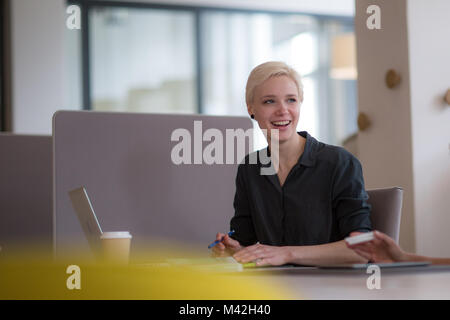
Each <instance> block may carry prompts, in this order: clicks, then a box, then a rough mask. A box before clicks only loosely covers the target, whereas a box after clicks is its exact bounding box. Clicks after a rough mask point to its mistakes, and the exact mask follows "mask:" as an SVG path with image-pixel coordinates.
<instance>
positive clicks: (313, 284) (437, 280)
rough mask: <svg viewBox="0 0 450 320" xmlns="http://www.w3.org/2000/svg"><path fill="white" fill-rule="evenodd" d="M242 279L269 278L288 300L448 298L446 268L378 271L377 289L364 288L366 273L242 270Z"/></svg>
mask: <svg viewBox="0 0 450 320" xmlns="http://www.w3.org/2000/svg"><path fill="white" fill-rule="evenodd" d="M242 275H243V276H246V277H255V280H259V281H264V280H266V281H267V280H268V279H270V280H271V281H275V282H277V283H279V284H280V285H282V286H283V287H285V288H286V289H287V290H288V295H289V296H290V297H291V298H292V299H322V300H326V299H388V300H390V299H450V266H427V267H410V268H402V269H381V289H372V290H370V289H368V288H367V285H366V282H367V279H368V278H369V277H370V276H371V274H367V273H366V270H325V269H318V268H302V267H297V268H296V267H292V268H269V269H267V270H266V271H263V270H245V271H244V272H243V273H242Z"/></svg>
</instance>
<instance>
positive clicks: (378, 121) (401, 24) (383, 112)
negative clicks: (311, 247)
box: [355, 0, 415, 251]
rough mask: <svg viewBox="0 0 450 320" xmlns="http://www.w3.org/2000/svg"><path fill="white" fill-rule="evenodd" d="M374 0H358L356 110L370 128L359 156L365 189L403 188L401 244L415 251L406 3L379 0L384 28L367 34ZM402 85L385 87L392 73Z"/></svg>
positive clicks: (360, 138) (363, 136)
mask: <svg viewBox="0 0 450 320" xmlns="http://www.w3.org/2000/svg"><path fill="white" fill-rule="evenodd" d="M371 4H373V1H370V0H361V1H359V0H358V1H356V11H355V31H356V47H357V66H358V108H359V111H360V112H364V113H366V114H367V115H368V117H369V118H370V119H371V121H372V126H371V127H370V128H368V129H367V130H366V131H362V132H359V134H358V155H359V159H360V160H361V162H362V165H363V168H364V177H365V182H366V188H368V189H371V188H382V187H389V186H401V187H403V188H404V198H403V209H402V219H401V228H400V245H401V246H402V247H404V248H405V249H407V250H410V251H414V250H415V240H414V232H415V224H414V188H413V175H412V141H411V130H412V129H411V110H410V105H411V102H410V89H409V64H408V32H407V22H406V21H407V16H406V0H396V1H391V0H381V1H377V2H376V4H377V5H378V6H380V9H381V29H380V30H369V29H368V28H367V25H366V20H367V18H368V17H369V14H367V13H366V10H367V7H368V6H369V5H371ZM391 68H393V69H395V70H397V71H398V72H399V73H400V74H401V76H402V82H401V83H400V85H399V86H398V87H397V88H395V89H389V88H387V86H386V84H385V81H384V78H385V74H386V71H387V70H388V69H391Z"/></svg>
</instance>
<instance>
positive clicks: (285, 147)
mask: <svg viewBox="0 0 450 320" xmlns="http://www.w3.org/2000/svg"><path fill="white" fill-rule="evenodd" d="M305 143H306V139H305V138H303V137H302V136H300V135H299V134H296V135H295V137H292V139H289V140H288V141H284V142H282V143H280V144H279V146H278V154H279V168H280V170H282V171H285V170H288V171H289V170H290V169H291V168H292V167H293V166H294V165H295V164H296V163H297V162H298V159H299V158H300V156H301V155H302V154H303V150H304V149H305ZM271 156H272V152H271ZM272 159H273V160H274V161H278V157H276V154H273V157H272Z"/></svg>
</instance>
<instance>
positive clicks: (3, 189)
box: [0, 133, 52, 256]
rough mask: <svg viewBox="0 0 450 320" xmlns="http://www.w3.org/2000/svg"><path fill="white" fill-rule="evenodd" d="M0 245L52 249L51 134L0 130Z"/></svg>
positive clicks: (8, 249)
mask: <svg viewBox="0 0 450 320" xmlns="http://www.w3.org/2000/svg"><path fill="white" fill-rule="evenodd" d="M0 246H1V247H2V253H1V255H0V256H8V255H10V254H14V253H17V250H18V249H19V248H20V249H26V248H30V246H33V249H37V248H36V246H39V247H40V248H39V249H41V250H44V251H45V253H50V252H51V249H52V137H51V136H38V135H17V134H7V133H2V134H0Z"/></svg>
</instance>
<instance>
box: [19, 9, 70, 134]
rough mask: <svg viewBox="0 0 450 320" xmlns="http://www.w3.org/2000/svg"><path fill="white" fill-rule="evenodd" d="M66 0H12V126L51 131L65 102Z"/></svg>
mask: <svg viewBox="0 0 450 320" xmlns="http://www.w3.org/2000/svg"><path fill="white" fill-rule="evenodd" d="M64 14H65V1H64V0H39V1H30V0H14V1H11V29H12V31H11V32H12V36H11V42H12V105H13V108H12V109H13V110H12V126H13V132H15V133H34V134H51V128H52V126H51V123H52V115H53V113H54V112H55V111H56V110H58V109H61V108H62V107H63V104H64V94H63V92H64V91H63V90H64V86H63V80H64V77H63V72H64V69H63V66H64V57H63V50H64V37H63V32H64V28H65V20H64Z"/></svg>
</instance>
